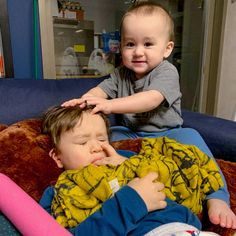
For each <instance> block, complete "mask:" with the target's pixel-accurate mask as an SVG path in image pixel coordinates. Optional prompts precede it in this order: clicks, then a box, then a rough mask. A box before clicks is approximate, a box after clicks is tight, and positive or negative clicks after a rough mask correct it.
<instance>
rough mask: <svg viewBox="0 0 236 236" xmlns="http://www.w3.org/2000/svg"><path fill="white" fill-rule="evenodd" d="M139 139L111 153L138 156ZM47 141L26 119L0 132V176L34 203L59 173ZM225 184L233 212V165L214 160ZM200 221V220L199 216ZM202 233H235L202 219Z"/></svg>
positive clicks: (36, 125) (235, 206)
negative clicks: (23, 191) (117, 152)
mask: <svg viewBox="0 0 236 236" xmlns="http://www.w3.org/2000/svg"><path fill="white" fill-rule="evenodd" d="M141 142H142V139H129V140H123V141H117V142H113V143H112V145H113V147H114V148H115V149H119V150H130V151H133V152H139V150H140V147H141ZM51 145H52V143H51V140H50V138H49V137H48V136H47V135H44V134H42V133H41V120H40V119H29V120H23V121H20V122H17V123H15V124H12V125H10V126H8V127H6V126H4V129H3V130H2V131H1V132H0V150H1V152H0V163H1V165H0V172H2V173H4V174H6V175H8V176H9V177H10V178H11V179H13V180H14V181H15V182H16V183H17V184H18V185H19V186H20V187H21V188H23V189H24V190H25V191H26V192H27V193H28V194H29V195H31V196H32V197H33V198H34V199H35V200H36V201H38V200H39V199H40V197H41V195H42V193H43V191H44V189H45V188H46V187H48V186H49V185H52V184H54V183H55V182H56V180H57V177H58V176H59V174H60V173H61V171H62V170H61V169H59V168H57V166H56V164H55V163H54V161H53V160H52V159H51V158H50V157H49V155H48V152H49V150H50V149H51ZM217 162H218V164H219V166H220V167H221V169H222V172H223V173H224V175H225V178H226V181H227V183H228V188H229V192H230V194H231V207H232V209H233V211H234V212H236V195H235V192H236V186H235V185H234V181H235V173H236V163H233V162H229V161H224V160H217ZM203 217H204V216H203ZM204 229H205V230H211V231H213V232H216V233H218V234H220V235H222V236H225V235H227V236H229V235H233V233H235V232H236V231H235V230H230V229H222V228H221V227H219V226H215V225H212V224H210V223H209V222H208V221H207V220H205V219H204Z"/></svg>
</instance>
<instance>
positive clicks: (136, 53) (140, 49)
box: [134, 46, 143, 55]
mask: <svg viewBox="0 0 236 236" xmlns="http://www.w3.org/2000/svg"><path fill="white" fill-rule="evenodd" d="M134 52H135V55H142V54H143V48H142V47H141V46H137V47H136V48H135V51H134Z"/></svg>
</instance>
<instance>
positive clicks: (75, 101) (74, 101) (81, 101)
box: [62, 87, 107, 108]
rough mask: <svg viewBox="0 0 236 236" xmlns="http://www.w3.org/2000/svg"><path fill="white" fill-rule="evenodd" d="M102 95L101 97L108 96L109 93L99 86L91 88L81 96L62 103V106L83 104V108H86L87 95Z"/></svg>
mask: <svg viewBox="0 0 236 236" xmlns="http://www.w3.org/2000/svg"><path fill="white" fill-rule="evenodd" d="M91 96H92V97H100V98H107V94H106V93H105V92H104V91H103V90H102V89H101V88H99V87H95V88H92V89H90V90H89V91H88V92H87V93H85V94H84V95H83V96H82V97H81V98H75V99H71V100H68V101H66V102H64V103H62V106H64V107H69V106H75V105H79V104H80V105H81V108H84V107H85V106H86V102H85V101H86V98H87V97H91Z"/></svg>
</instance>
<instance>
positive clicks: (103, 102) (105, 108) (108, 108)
mask: <svg viewBox="0 0 236 236" xmlns="http://www.w3.org/2000/svg"><path fill="white" fill-rule="evenodd" d="M86 102H87V105H93V106H95V107H94V108H93V111H92V114H95V113H97V112H99V111H100V112H103V113H104V114H111V113H112V100H108V99H106V98H101V97H95V96H89V97H86Z"/></svg>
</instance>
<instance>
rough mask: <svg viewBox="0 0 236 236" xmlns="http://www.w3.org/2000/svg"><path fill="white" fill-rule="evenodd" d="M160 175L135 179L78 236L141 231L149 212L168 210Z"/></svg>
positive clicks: (75, 230) (96, 213) (78, 231)
mask: <svg viewBox="0 0 236 236" xmlns="http://www.w3.org/2000/svg"><path fill="white" fill-rule="evenodd" d="M156 178H157V174H155V173H150V174H148V175H147V176H145V177H143V178H141V179H134V180H132V181H131V182H130V183H129V184H128V185H129V186H124V187H122V188H121V189H120V190H119V191H117V192H116V194H115V196H114V197H112V198H110V199H108V200H107V201H106V202H104V203H103V205H102V209H101V210H99V211H97V212H95V213H94V214H93V215H91V216H90V217H88V218H87V219H86V220H85V221H83V222H82V223H81V224H80V225H79V226H77V227H76V228H74V232H73V233H74V235H78V236H79V235H127V234H128V233H130V232H131V231H132V230H134V229H135V228H136V227H137V222H139V221H140V220H142V219H143V218H144V217H145V216H146V215H147V214H148V211H151V210H152V209H153V210H157V209H162V208H165V207H166V202H165V200H164V198H165V195H164V193H162V192H160V190H161V189H162V188H163V185H162V184H161V183H156V182H153V181H154V180H155V179H156Z"/></svg>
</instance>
